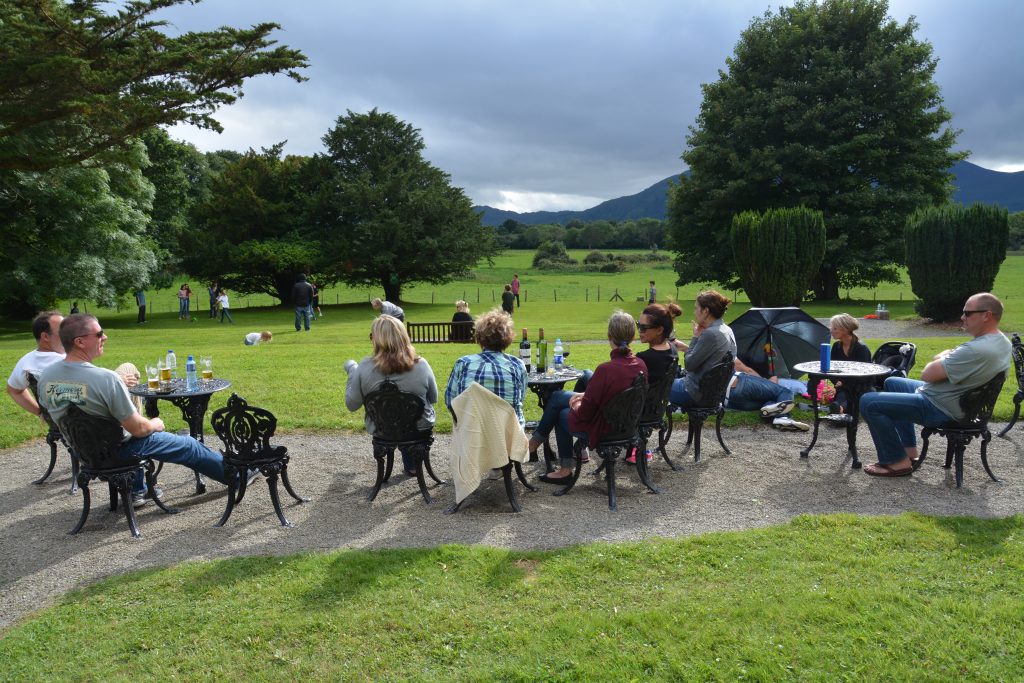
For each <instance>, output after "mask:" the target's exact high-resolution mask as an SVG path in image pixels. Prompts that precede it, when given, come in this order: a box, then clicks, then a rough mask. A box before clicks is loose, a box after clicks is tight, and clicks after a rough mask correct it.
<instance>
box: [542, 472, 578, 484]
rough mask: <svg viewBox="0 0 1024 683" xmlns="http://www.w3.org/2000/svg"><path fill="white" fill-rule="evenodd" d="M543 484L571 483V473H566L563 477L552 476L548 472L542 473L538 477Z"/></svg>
mask: <svg viewBox="0 0 1024 683" xmlns="http://www.w3.org/2000/svg"><path fill="white" fill-rule="evenodd" d="M538 479H540V480H541V481H542V482H544V483H545V484H555V485H556V486H568V485H569V484H571V483H572V475H571V474H567V475H566V476H564V477H552V476H551V475H548V474H542V475H540V477H538Z"/></svg>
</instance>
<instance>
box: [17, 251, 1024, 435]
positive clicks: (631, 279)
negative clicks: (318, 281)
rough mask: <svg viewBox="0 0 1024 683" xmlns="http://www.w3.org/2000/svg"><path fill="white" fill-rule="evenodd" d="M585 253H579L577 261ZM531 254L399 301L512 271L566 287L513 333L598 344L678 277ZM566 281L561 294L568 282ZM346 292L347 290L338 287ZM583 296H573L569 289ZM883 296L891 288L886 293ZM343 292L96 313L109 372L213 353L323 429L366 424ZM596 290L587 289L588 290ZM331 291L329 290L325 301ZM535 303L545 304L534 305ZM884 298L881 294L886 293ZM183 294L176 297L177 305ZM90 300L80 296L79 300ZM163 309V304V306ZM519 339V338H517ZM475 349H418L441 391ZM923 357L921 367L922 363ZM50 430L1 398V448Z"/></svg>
mask: <svg viewBox="0 0 1024 683" xmlns="http://www.w3.org/2000/svg"><path fill="white" fill-rule="evenodd" d="M583 255H584V253H583V252H574V256H575V257H577V258H581V257H582V256H583ZM531 257H532V253H530V252H523V251H518V252H507V253H506V254H504V255H502V256H500V257H499V258H498V259H496V261H495V265H494V267H493V268H491V267H488V266H484V267H481V268H479V269H478V270H477V271H476V273H475V277H474V278H473V279H472V280H467V281H465V282H460V283H453V284H451V285H447V286H445V287H444V288H439V289H438V290H437V291H439V292H443V293H444V295H445V296H444V298H443V300H442V299H441V297H440V295H436V296H435V298H436V299H438V301H437V302H436V303H434V304H430V303H429V299H427V302H426V303H425V302H424V301H423V300H424V299H425V298H426V297H429V292H430V291H431V290H430V288H428V287H417V288H412V289H411V290H410V294H409V299H410V301H408V302H406V301H403V306H404V307H405V309H406V313H407V317H408V318H409V319H410V320H414V321H429V320H450V319H451V315H452V312H453V311H454V308H453V306H452V302H454V301H455V299H456V298H461V297H462V294H463V290H465V291H466V295H467V299H468V300H469V301H470V302H471V308H472V311H473V312H474V313H480V312H482V311H484V310H486V309H488V308H491V307H492V306H491V303H490V302H489V301H487V296H486V295H483V294H482V295H481V299H482V300H483V301H484V303H482V304H477V303H476V298H475V296H471V292H473V289H472V288H474V287H476V286H477V285H479V286H480V288H481V291H482V292H484V291H488V290H487V289H486V287H490V286H493V287H494V288H495V289H494V291H498V285H500V284H503V283H505V282H508V281H509V280H510V279H511V276H512V273H513V272H518V273H519V274H520V279H521V280H522V282H523V287H524V289H525V290H526V291H527V292H530V291H533V292H543V291H551V292H552V293H553V292H556V291H557V292H559V294H558V300H557V301H555V297H554V296H549V297H548V299H546V300H544V299H542V298H540V296H539V295H537V294H534V295H529V294H528V295H527V299H526V300H525V301H524V302H523V307H522V308H521V309H520V310H519V311H517V313H516V316H515V321H516V326H517V328H520V329H521V328H524V327H525V328H528V329H529V330H530V337H531V339H534V340H535V339H536V336H537V328H539V327H543V328H544V329H545V334H546V336H547V337H548V338H549V339H552V340H553V339H554V338H555V337H561V338H562V339H563V340H571V341H579V340H598V339H601V338H603V336H604V331H605V324H606V321H607V318H608V315H609V314H610V313H611V312H612V311H613V310H615V309H616V308H620V307H621V308H623V309H625V310H627V311H629V312H631V313H634V314H636V313H638V312H639V311H640V310H641V308H642V303H640V302H637V301H636V296H633V297H632V298H630V297H624V298H625V300H624V301H621V302H619V301H613V302H609V301H607V296H606V294H607V292H608V291H609V289H610V290H611V291H614V290H615V288H616V287H619V289H620V292H626V291H634V292H636V293H637V294H639V293H640V292H642V291H643V289H644V287H645V286H646V283H647V280H649V279H652V278H653V279H655V280H656V281H660V282H662V283H663V284H662V285H661V289H660V291H661V292H663V293H666V290H667V289H668V287H667V285H668V283H669V282H671V281H672V280H673V277H674V275H673V273H672V271H671V270H668V269H667V268H668V267H667V266H666V269H665V270H655V271H649V270H638V271H632V272H628V273H621V274H614V275H608V274H598V273H569V274H565V275H558V274H549V273H543V274H538V273H534V272H531V271H530V269H529V267H528V266H529V263H530V259H531ZM598 286H600V287H601V294H602V296H601V300H600V301H597V300H595V298H596V297H593V296H591V297H590V300H589V301H586V300H585V299H584V295H583V292H584V291H589V292H592V293H593V294H596V291H597V287H598ZM563 288H564V289H563ZM699 290H700V288H699V287H697V286H694V287H690V288H687V289H686V290H685V291H683V290H681V292H680V300H681V301H682V302H683V305H684V319H688V317H689V308H690V303H689V302H690V301H692V298H693V296H694V295H695V294H696V293H697V292H698V291H699ZM339 291H341V290H339ZM563 291H564V292H577V293H579V296H578V297H577V298H574V297H572V296H567V295H565V294H563V293H562V292H563ZM880 291H886V290H880ZM344 292H345V296H352V297H355V299H356V301H353V302H351V303H346V304H338V305H324V306H323V309H324V312H325V314H326V315H325V316H324V317H323V318H321V319H320V320H318V321H316V322H315V323H314V325H313V330H312V331H311V332H309V333H305V332H303V333H296V332H295V331H294V327H293V317H294V316H293V313H292V310H291V309H290V308H287V307H270V306H265V307H255V306H254V307H252V308H241V307H239V308H233V309H232V310H233V316H234V319H235V324H234V325H229V324H226V323H225V324H221V323H219V322H217V321H215V320H211V319H209V318H208V317H207V316H206V314H205V313H204V312H202V311H200V312H199V313H198V314H197V316H196V320H195V322H185V321H180V320H178V319H177V304H176V303H175V305H174V308H173V309H172V310H169V311H164V312H160V311H159V310H158V311H157V312H156V313H152V314H150V315H149V322H147V323H146V324H145V325H136V324H135V317H136V314H135V309H134V308H131V309H123V310H121V311H120V312H118V311H116V310H98V311H97V310H93V312H94V313H96V314H97V316H98V317H99V319H100V322H101V324H102V325H103V326H104V329H105V330H107V332H108V335H109V337H110V339H109V340H108V342H107V345H106V354H105V355H104V356H103V357H102V358H101V359H100V360H99V361H98V362H99V364H100V365H103V366H104V367H109V368H114V367H116V366H117V365H119V364H120V363H122V362H124V361H131V362H133V363H135V364H136V365H137V366H139V367H140V368H142V367H143V366H144V365H145V364H146V363H147V362H154V361H156V360H157V358H158V357H161V356H162V355H163V354H165V353H166V351H167V349H168V348H173V349H174V350H175V352H176V353H177V355H178V358H179V364H182V365H183V364H184V359H185V356H186V354H189V353H191V354H194V355H196V356H197V357H198V356H200V355H212V356H213V357H214V362H215V366H216V368H215V372H216V373H217V375H218V376H220V377H224V378H227V379H230V380H231V381H232V382H233V386H232V389H231V390H230V391H235V392H238V393H239V394H240V395H242V396H244V397H245V398H246V399H247V400H248V401H250V403H253V404H255V405H260V406H263V407H266V408H268V409H269V410H271V411H272V412H273V413H274V414H275V415H276V416H277V417H278V419H279V428H280V429H282V430H285V431H291V430H319V429H361V428H362V414H361V412H360V413H357V414H352V413H349V412H348V411H347V410H346V409H345V406H344V386H345V374H344V372H343V370H342V367H341V366H342V364H343V363H344V361H345V360H346V359H348V358H354V359H356V360H358V359H360V358H362V357H363V356H365V355H366V354H367V353H369V351H370V350H371V347H370V343H369V341H368V339H367V333H368V331H369V327H370V323H371V322H372V320H373V317H374V313H373V310H372V309H371V308H370V306H369V305H368V304H367V303H365V302H366V293H365V292H363V293H361V294H358V296H356V294H357V292H356V291H355V290H344ZM996 293H997V294H999V295H1000V296H1001V297H1002V298H1003V300H1004V301H1005V302H1006V305H1007V312H1006V315H1005V317H1004V321H1003V330H1004V331H1007V332H1010V331H1015V330H1019V329H1021V328H1022V327H1024V306H1016V305H1015V304H1016V302H1017V301H1018V300H1024V257H1021V256H1010V257H1009V258H1008V259H1007V261H1006V262H1005V263H1004V265H1003V268H1002V271H1001V272H1000V274H999V278H998V279H997V282H996ZM863 294H864V298H863V303H857V302H856V301H851V302H848V303H844V304H843V305H841V306H836V305H834V304H817V303H811V304H808V305H807V306H805V309H806V310H807V311H808V312H810V313H811V314H812V315H815V316H819V317H825V316H830V315H833V314H834V313H837V312H839V311H840V310H843V311H846V312H849V313H851V314H853V315H855V316H863V315H865V314H867V313H869V312H871V311H873V310H874V306H875V303H874V299H873V297H872V296H871V295H870V294H869V293H863ZM164 295H166V296H168V297H173V292H172V291H165V292H162V293H159V292H158V293H155V294H153V295H151V299H159V298H160V297H161V296H164ZM588 296H589V295H588ZM327 298H329V297H327ZM538 299H539V300H538ZM880 300H881V299H880ZM175 301H176V300H175ZM82 303H84V302H80V304H82ZM886 303H887V304H888V306H889V309H890V311H891V313H892V316H893V317H895V318H912V317H913V316H914V312H913V305H912V303H911V302H909V301H903V302H900V301H899V300H898V299H895V300H894V299H891V298H890V299H887V300H886ZM747 307H748V304H743V303H737V304H735V305H733V306H732V307H731V308H730V310H729V313H728V314H727V315H726V320H731V319H732V318H734V317H736V316H738V315H739V314H740V313H742V312H743V311H744V310H746V308H747ZM158 308H159V306H158ZM27 328H28V326H27V324H26V323H25V322H23V321H22V322H12V321H3V322H0V367H4V368H8V369H9V368H12V367H13V366H14V364H15V363H16V362H17V359H18V358H19V357H20V356H21V355H22V354H24V353H25V352H26V351H27V350H28V349H29V348H30V347H31V346H32V338H31V334H30V333H29V331H28V329H27ZM262 329H268V330H271V331H273V333H274V341H273V342H271V343H270V344H262V345H259V346H256V347H246V346H243V344H242V337H243V336H244V334H245V333H246V332H251V331H254V330H262ZM517 334H518V333H517ZM916 341H917V343H918V347H919V351H918V358H919V359H921V360H924V359H928V358H930V357H931V356H932V355H934V354H935V353H937V352H938V351H941V350H942V349H945V348H950V347H952V346H954V345H956V344H957V343H960V341H961V339H959V338H957V337H948V338H946V337H930V338H926V339H919V340H916ZM474 349H475V347H472V346H471V345H454V344H429V345H422V346H421V347H420V348H419V349H418V350H419V352H420V353H421V354H422V355H423V356H424V357H425V358H426V359H427V360H428V361H429V362H430V364H431V366H432V368H433V369H434V374H435V375H436V377H437V380H438V384H439V385H440V386H441V387H443V386H444V384H445V383H446V382H447V379H448V375H449V374H450V372H451V368H452V366H453V364H454V363H455V360H456V359H457V358H458V357H459V356H461V355H463V354H465V353H468V352H470V351H473V350H474ZM606 359H607V348H606V347H604V346H602V345H600V344H593V345H590V344H574V345H573V347H572V356H571V359H570V360H571V362H572V364H573V365H575V366H577V367H594V366H595V365H597V364H598V363H600V362H603V361H604V360H606ZM923 365H924V363H923V362H919V363H918V368H917V370H918V371H919V370H920V368H921V367H923ZM1011 385H1013V382H1012V381H1011V382H1008V383H1007V386H1006V388H1004V390H1003V395H1002V397H1001V399H1000V403H999V406H998V408H997V411H996V418H997V419H1000V418H1002V419H1008V418H1009V415H1010V413H1011V411H1012V403H1011V398H1012V396H1013V393H1014V391H1015V389H1016V388H1015V387H1014V386H1011ZM230 391H229V392H222V393H221V394H218V395H216V396H215V397H214V399H213V400H212V402H211V409H213V408H216V407H219V406H220V405H223V403H224V402H226V401H227V398H228V396H229V395H230ZM526 409H527V415H528V418H537V417H539V410H538V408H537V406H536V402H535V401H533V400H529V401H527V405H526ZM163 416H164V417H166V418H167V422H168V428H170V429H180V428H183V427H184V426H185V425H184V422H182V421H181V419H180V416H178V415H174V414H173V413H172V412H170V411H164V414H163ZM727 420H728V421H729V423H730V424H737V423H739V424H742V423H745V422H753V421H755V420H756V418H755V417H754V416H753V415H746V414H730V415H729V416H728V417H727ZM450 428H451V422H450V417H449V416H448V414H447V411H445V410H439V411H438V429H439V430H440V431H447V430H450ZM44 434H45V431H44V428H43V425H42V423H41V422H39V421H38V420H37V419H35V418H32V417H31V416H29V415H27V414H26V413H24V411H21V410H20V409H19V408H18V407H17V406H15V405H14V403H13V402H12V401H10V400H4V401H0V448H6V447H10V446H12V445H15V444H18V443H22V442H24V441H25V440H26V439H29V438H33V437H40V436H43V435H44Z"/></svg>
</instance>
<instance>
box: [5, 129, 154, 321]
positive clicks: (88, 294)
mask: <svg viewBox="0 0 1024 683" xmlns="http://www.w3.org/2000/svg"><path fill="white" fill-rule="evenodd" d="M119 158H120V159H121V160H120V161H117V162H113V161H111V162H105V163H103V164H102V165H93V166H82V165H76V166H69V167H66V168H56V169H53V170H50V171H47V172H45V173H38V172H33V171H9V172H8V174H7V182H6V183H4V184H3V185H0V225H2V226H3V231H4V232H3V240H0V244H2V246H0V292H3V293H4V294H3V295H2V296H0V302H2V306H3V309H4V313H5V314H6V315H8V316H10V317H14V318H23V317H29V316H31V315H32V314H33V313H34V312H35V311H38V310H42V309H46V308H53V307H54V305H55V304H56V302H57V300H58V299H82V300H86V301H96V302H97V303H100V304H102V305H107V306H109V305H113V304H114V303H115V302H116V301H117V300H118V298H119V297H120V296H121V295H123V294H124V293H125V292H129V291H131V290H132V289H134V288H136V287H141V286H144V285H146V284H147V283H148V281H149V276H150V275H149V274H150V273H151V272H152V271H153V270H154V269H155V268H156V256H155V254H154V247H155V245H154V244H153V243H152V242H151V240H150V239H149V236H148V235H147V233H146V227H147V225H148V223H149V216H148V212H149V211H150V209H151V206H152V201H153V185H152V184H151V183H150V182H149V181H148V180H146V178H145V177H144V176H143V175H142V173H141V171H139V168H140V167H141V166H143V165H144V164H145V161H146V151H145V148H144V147H143V145H142V144H141V143H139V142H137V141H136V143H135V144H134V145H132V146H130V147H129V148H127V149H125V150H124V151H123V152H122V154H121V155H119Z"/></svg>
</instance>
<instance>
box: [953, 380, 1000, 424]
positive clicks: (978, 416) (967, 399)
mask: <svg viewBox="0 0 1024 683" xmlns="http://www.w3.org/2000/svg"><path fill="white" fill-rule="evenodd" d="M1005 381H1006V372H1000V373H999V374H998V375H996V376H995V377H993V378H992V379H990V380H989V381H987V382H985V383H984V384H982V385H981V386H980V387H975V388H974V389H971V390H970V391H967V392H966V393H964V394H963V395H962V396H961V397H960V408H961V409H962V410H963V411H964V419H963V420H961V421H960V424H966V425H970V426H972V427H976V428H979V429H980V428H984V427H985V425H987V424H988V420H989V418H990V417H992V411H993V410H995V407H996V401H997V400H998V399H999V392H1000V391H1002V389H1003V382H1005Z"/></svg>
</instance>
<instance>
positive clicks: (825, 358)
mask: <svg viewBox="0 0 1024 683" xmlns="http://www.w3.org/2000/svg"><path fill="white" fill-rule="evenodd" d="M831 360H832V347H831V346H829V345H828V344H822V345H821V362H820V363H819V366H820V367H821V371H822V372H828V371H829V367H830V361H831Z"/></svg>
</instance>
